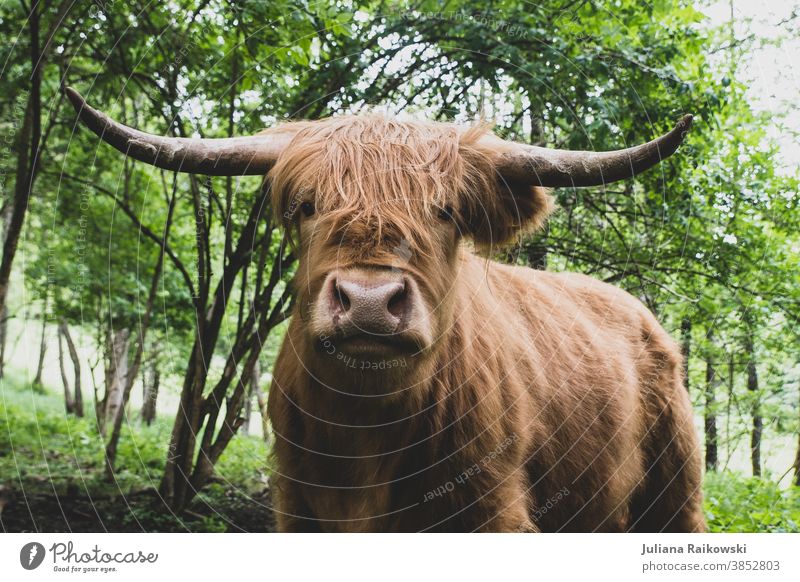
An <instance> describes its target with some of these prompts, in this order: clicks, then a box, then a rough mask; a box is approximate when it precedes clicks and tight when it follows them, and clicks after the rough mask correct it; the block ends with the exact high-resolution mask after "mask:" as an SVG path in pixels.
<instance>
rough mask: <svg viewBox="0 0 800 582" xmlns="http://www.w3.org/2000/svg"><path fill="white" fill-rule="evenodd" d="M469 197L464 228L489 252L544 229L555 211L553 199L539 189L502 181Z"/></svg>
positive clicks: (477, 243)
mask: <svg viewBox="0 0 800 582" xmlns="http://www.w3.org/2000/svg"><path fill="white" fill-rule="evenodd" d="M485 190H488V191H483V192H480V193H479V194H478V195H477V196H476V195H472V196H469V200H468V202H467V204H466V205H465V206H466V209H465V212H464V222H465V224H464V228H465V230H466V231H467V233H468V234H469V235H470V236H471V237H472V239H473V240H474V241H475V246H476V247H478V248H479V249H481V250H486V251H489V250H491V249H492V248H493V247H497V246H503V245H506V244H508V243H511V242H513V241H514V240H516V239H517V238H518V237H519V236H520V235H522V234H527V233H531V232H534V231H536V230H538V229H539V228H541V227H542V225H543V224H544V223H545V221H546V220H547V217H548V216H549V215H550V213H551V212H552V211H553V197H552V196H551V195H550V194H549V193H548V192H547V190H545V189H544V188H540V187H538V186H530V185H528V184H510V183H506V182H503V181H500V182H498V183H497V184H496V187H495V188H486V189H485Z"/></svg>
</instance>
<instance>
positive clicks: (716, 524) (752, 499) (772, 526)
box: [705, 472, 800, 533]
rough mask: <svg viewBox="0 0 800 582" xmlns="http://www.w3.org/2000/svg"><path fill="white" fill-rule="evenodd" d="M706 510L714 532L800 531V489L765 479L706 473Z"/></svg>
mask: <svg viewBox="0 0 800 582" xmlns="http://www.w3.org/2000/svg"><path fill="white" fill-rule="evenodd" d="M705 510H706V519H707V520H708V529H709V531H711V532H731V533H735V532H800V488H798V487H789V488H788V489H783V488H781V487H780V486H778V485H777V484H776V483H774V482H772V481H769V480H766V479H758V478H756V477H752V478H749V479H747V478H742V477H741V476H737V475H736V474H734V473H729V472H724V473H719V474H709V475H707V476H706V482H705Z"/></svg>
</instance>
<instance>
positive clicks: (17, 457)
mask: <svg viewBox="0 0 800 582" xmlns="http://www.w3.org/2000/svg"><path fill="white" fill-rule="evenodd" d="M85 412H86V417H84V418H77V417H75V416H72V415H67V414H65V411H64V407H63V399H62V397H61V396H60V395H58V394H54V393H49V392H43V391H42V390H41V389H35V390H34V389H32V388H31V387H30V386H27V385H24V384H20V383H18V382H16V381H15V380H14V378H12V377H6V378H4V379H2V380H0V510H2V513H0V521H2V523H3V528H4V529H7V530H9V531H10V530H12V529H24V530H41V531H64V530H69V529H71V528H72V527H73V526H74V524H75V523H76V522H80V521H81V520H82V519H83V520H84V521H85V522H86V524H85V526H86V527H88V528H94V530H95V531H103V530H104V529H109V530H111V529H113V530H123V531H142V530H144V531H228V530H231V531H241V530H242V529H247V530H249V531H253V530H259V529H261V528H268V527H270V523H271V517H264V516H265V515H266V514H269V500H268V499H266V498H263V497H264V495H265V489H266V485H267V474H266V466H267V463H266V459H267V452H268V451H267V447H266V445H265V443H264V442H263V441H262V440H261V439H258V438H255V437H248V436H243V435H237V436H236V437H235V438H234V439H233V440H232V441H231V443H230V445H229V446H228V448H227V449H226V451H225V453H224V454H223V455H222V457H221V459H220V461H219V463H218V465H217V471H216V475H215V477H214V479H213V482H212V484H211V485H210V486H209V487H207V488H206V489H205V490H204V491H202V492H201V493H200V495H198V497H197V499H196V501H195V502H194V503H193V505H192V506H191V507H190V508H189V512H187V514H186V515H183V516H180V517H178V516H175V515H173V514H172V513H171V512H170V511H169V510H168V509H167V508H166V506H165V505H164V503H163V501H162V500H161V499H160V498H159V496H158V495H157V488H158V484H159V480H160V478H161V475H162V473H163V470H164V463H165V460H166V456H167V446H168V443H169V438H170V431H171V429H172V419H171V418H160V419H157V420H156V421H155V422H154V423H153V424H152V425H151V426H144V425H143V424H141V423H140V422H139V420H138V418H137V415H136V414H134V417H133V418H132V419H131V422H130V424H128V423H126V424H125V425H124V426H123V431H122V434H121V437H120V442H119V448H118V451H117V463H116V469H117V470H116V474H115V478H114V480H113V481H108V480H107V479H106V478H105V475H104V451H105V444H104V440H103V438H102V437H101V435H100V434H99V432H98V430H97V427H96V425H95V422H94V416H93V410H92V404H91V403H87V405H86V407H85ZM9 492H11V493H9ZM9 495H11V496H12V497H13V501H14V502H13V503H4V502H3V499H2V498H3V496H5V497H9ZM4 504H5V505H6V507H5V509H3V507H2V506H3V505H4ZM254 506H257V507H256V508H255V509H254ZM50 514H52V515H50ZM258 519H262V521H263V522H264V524H263V525H262V526H260V525H259V523H258V522H257V521H256V520H258ZM78 527H80V526H78ZM88 531H92V529H89V530H88Z"/></svg>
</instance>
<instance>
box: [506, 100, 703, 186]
mask: <svg viewBox="0 0 800 582" xmlns="http://www.w3.org/2000/svg"><path fill="white" fill-rule="evenodd" d="M691 127H692V116H691V115H684V116H683V117H682V118H681V120H680V121H679V122H678V123H677V125H676V126H675V127H674V128H673V129H672V131H670V132H669V133H667V134H664V135H662V136H661V137H658V138H656V139H654V140H653V141H650V142H647V143H646V144H642V145H638V146H634V147H631V148H627V149H624V150H616V151H611V152H590V151H572V150H554V149H548V148H541V147H537V146H531V145H524V144H516V143H515V144H513V146H512V149H510V150H509V151H507V152H505V153H503V154H502V155H501V156H500V158H499V160H498V161H497V166H496V167H497V171H498V173H499V174H500V175H501V176H502V177H503V178H504V179H506V180H508V181H510V182H520V183H527V184H532V185H536V186H545V187H554V188H555V187H559V186H599V185H601V184H608V183H610V182H616V181H617V180H624V179H625V178H630V177H632V176H635V175H636V174H638V173H640V172H644V171H645V170H647V169H648V168H651V167H653V166H655V165H656V164H657V163H659V162H661V161H662V160H665V159H666V158H668V157H669V156H671V155H672V154H673V153H675V150H677V149H678V146H679V145H681V143H682V142H683V139H684V138H685V137H686V134H687V132H688V131H689V128H691ZM507 143H508V142H507Z"/></svg>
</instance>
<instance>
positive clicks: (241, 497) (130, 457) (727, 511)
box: [0, 377, 800, 532]
mask: <svg viewBox="0 0 800 582" xmlns="http://www.w3.org/2000/svg"><path fill="white" fill-rule="evenodd" d="M86 408H87V410H86V412H87V413H89V412H90V406H89V405H87V407H86ZM171 421H172V419H169V418H162V419H158V420H157V421H156V422H155V423H153V424H152V425H151V426H143V425H140V424H139V422H138V419H135V418H134V419H133V420H132V422H131V424H130V426H128V427H126V429H125V430H124V431H123V433H122V438H121V440H120V446H119V451H118V458H117V472H116V475H115V479H114V480H113V481H111V482H109V481H108V480H106V479H105V477H104V474H103V450H104V449H103V440H102V438H101V437H100V436H99V435H98V433H97V429H96V427H95V423H94V422H93V420H92V418H91V417H87V418H75V417H74V416H67V415H66V414H64V409H63V402H62V397H60V396H59V395H57V394H53V393H46V392H43V391H34V390H32V389H31V388H30V387H29V386H27V385H23V384H20V383H15V382H14V381H13V379H9V378H8V377H6V378H4V379H3V380H1V381H0V530H1V531H4V532H104V531H108V532H226V531H229V532H269V531H273V530H274V527H275V521H274V516H273V513H272V509H271V507H272V504H271V500H270V494H269V478H268V473H267V454H268V450H267V446H266V444H265V443H264V442H263V441H262V440H261V439H260V438H256V437H252V436H247V435H239V436H237V437H236V438H234V439H233V441H231V444H230V445H229V446H228V449H227V450H226V452H225V453H224V455H223V456H222V458H221V459H220V462H219V463H218V465H217V473H216V475H215V477H214V479H213V480H212V483H211V484H210V485H208V486H207V487H206V488H205V489H204V490H203V491H202V492H200V493H199V494H198V496H197V497H196V499H195V500H194V501H193V503H192V504H191V506H190V507H189V508H188V510H186V511H185V512H184V513H182V514H181V515H175V514H174V513H172V512H171V511H170V510H169V508H168V507H167V506H166V504H165V503H164V502H163V500H162V499H161V498H160V497H159V495H158V493H157V486H158V481H159V479H160V476H161V474H162V471H163V467H164V459H165V458H166V447H167V443H168V442H169V434H170V429H171V424H172V422H171ZM705 509H706V517H707V519H708V524H709V530H710V531H715V532H719V531H727V532H755V531H759V532H767V531H778V532H785V531H794V532H797V531H800V488H798V487H789V488H781V487H779V486H778V485H777V484H775V483H774V482H772V481H770V480H769V479H768V478H767V479H754V478H745V477H743V476H741V475H739V474H737V473H733V472H725V473H722V474H711V475H709V476H707V478H706V482H705Z"/></svg>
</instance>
